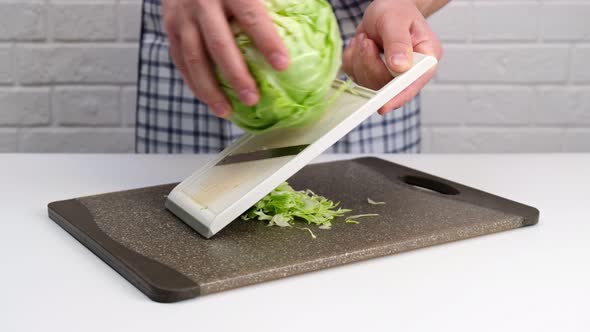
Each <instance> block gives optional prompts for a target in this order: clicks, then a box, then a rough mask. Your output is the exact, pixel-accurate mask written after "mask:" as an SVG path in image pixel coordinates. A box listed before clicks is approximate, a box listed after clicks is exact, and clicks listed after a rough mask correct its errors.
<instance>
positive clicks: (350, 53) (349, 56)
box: [342, 36, 358, 81]
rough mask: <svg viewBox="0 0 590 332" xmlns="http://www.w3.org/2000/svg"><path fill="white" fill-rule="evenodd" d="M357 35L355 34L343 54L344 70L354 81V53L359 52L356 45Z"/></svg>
mask: <svg viewBox="0 0 590 332" xmlns="http://www.w3.org/2000/svg"><path fill="white" fill-rule="evenodd" d="M357 37H358V36H354V37H353V38H352V39H351V40H350V42H349V43H348V46H347V47H346V49H345V50H344V54H342V70H343V71H344V72H345V73H346V75H348V77H350V78H351V79H352V80H353V81H355V78H354V71H353V63H354V55H355V54H356V53H357V51H356V45H357Z"/></svg>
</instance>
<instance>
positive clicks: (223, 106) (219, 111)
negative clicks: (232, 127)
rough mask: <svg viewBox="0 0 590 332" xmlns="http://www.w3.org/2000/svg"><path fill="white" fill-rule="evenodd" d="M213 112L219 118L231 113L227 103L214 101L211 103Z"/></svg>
mask: <svg viewBox="0 0 590 332" xmlns="http://www.w3.org/2000/svg"><path fill="white" fill-rule="evenodd" d="M213 113H215V115H217V116H218V117H220V118H225V117H227V116H228V115H229V114H230V113H231V109H230V107H229V105H228V104H227V103H224V102H220V103H215V104H213Z"/></svg>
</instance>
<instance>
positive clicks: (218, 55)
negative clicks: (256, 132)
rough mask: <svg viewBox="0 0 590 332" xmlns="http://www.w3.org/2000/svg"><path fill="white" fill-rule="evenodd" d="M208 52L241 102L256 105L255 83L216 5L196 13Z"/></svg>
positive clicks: (223, 16)
mask: <svg viewBox="0 0 590 332" xmlns="http://www.w3.org/2000/svg"><path fill="white" fill-rule="evenodd" d="M195 15H196V21H197V22H198V24H199V29H200V30H201V33H202V36H203V39H204V41H205V44H206V46H207V51H208V53H209V56H210V57H211V59H213V60H214V61H215V63H216V64H217V65H218V67H219V70H220V71H221V74H222V75H223V77H224V78H225V79H226V80H227V81H228V82H229V85H230V86H231V87H232V88H233V89H234V90H235V91H236V92H237V93H238V96H239V98H240V100H241V101H242V102H243V103H244V104H246V105H249V106H252V105H256V103H258V99H259V94H258V88H257V87H256V82H255V81H254V79H253V78H252V76H251V75H250V72H249V71H248V67H247V66H246V63H245V61H244V58H243V57H242V54H241V53H240V51H239V49H238V46H237V45H236V42H235V40H234V36H233V34H232V32H231V30H230V28H229V25H228V22H227V17H226V16H225V13H224V12H223V9H222V8H221V5H219V4H217V2H213V1H212V2H207V5H206V6H205V5H203V6H201V7H199V9H198V10H197V11H196V13H195Z"/></svg>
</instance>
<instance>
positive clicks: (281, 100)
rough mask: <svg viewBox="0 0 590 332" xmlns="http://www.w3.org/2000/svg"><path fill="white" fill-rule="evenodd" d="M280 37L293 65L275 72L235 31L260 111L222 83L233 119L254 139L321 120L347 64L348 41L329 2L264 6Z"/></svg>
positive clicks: (268, 0)
mask: <svg viewBox="0 0 590 332" xmlns="http://www.w3.org/2000/svg"><path fill="white" fill-rule="evenodd" d="M263 2H264V4H265V6H266V8H267V10H268V12H269V14H270V17H271V18H272V20H273V22H274V24H275V26H276V28H277V31H278V33H279V35H280V36H281V38H282V39H283V41H284V43H285V44H286V46H287V48H288V50H289V57H290V65H289V68H288V69H287V70H285V71H282V72H279V71H275V70H274V69H273V68H272V67H271V65H270V64H268V62H267V61H266V59H265V58H264V57H263V55H262V54H261V53H260V52H259V51H258V50H257V49H256V48H255V46H254V44H253V42H252V40H251V39H250V37H249V36H247V35H246V34H245V33H244V32H243V31H242V30H241V29H240V28H239V27H237V26H234V27H233V28H234V35H235V39H236V42H237V45H238V47H239V48H240V50H241V52H242V54H243V56H244V59H245V60H246V63H247V65H248V69H249V70H250V73H251V74H252V76H253V77H254V79H255V80H256V83H257V85H258V88H259V90H260V101H259V102H258V104H257V105H254V106H247V105H244V104H242V103H241V102H240V100H239V97H238V94H237V93H236V91H234V90H233V89H232V88H231V87H230V86H229V84H227V81H225V80H224V79H223V78H222V77H220V81H221V86H222V88H223V90H224V92H225V94H226V95H227V96H228V98H229V100H230V102H231V104H232V107H233V109H234V112H233V114H232V116H231V118H230V120H231V121H232V122H234V123H235V124H236V125H237V126H239V127H241V128H243V129H244V130H246V131H248V132H252V133H261V132H265V131H268V130H271V129H276V128H287V127H296V126H301V125H304V124H306V123H308V122H310V121H312V120H314V119H317V118H318V117H319V116H320V115H321V114H322V113H323V111H324V110H325V109H326V108H327V106H328V104H329V103H330V101H331V100H329V98H327V95H328V94H329V92H330V87H331V85H332V81H333V80H334V78H335V77H336V75H337V73H338V69H339V68H340V64H341V55H342V38H341V37H340V32H339V29H338V21H337V20H336V17H335V15H334V13H333V11H332V7H331V5H330V4H329V3H328V2H327V1H325V0H264V1H263Z"/></svg>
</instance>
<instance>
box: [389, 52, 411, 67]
mask: <svg viewBox="0 0 590 332" xmlns="http://www.w3.org/2000/svg"><path fill="white" fill-rule="evenodd" d="M391 63H392V64H393V65H394V66H401V67H403V66H406V65H407V64H408V56H407V55H405V54H404V53H395V54H394V55H392V56H391Z"/></svg>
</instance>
